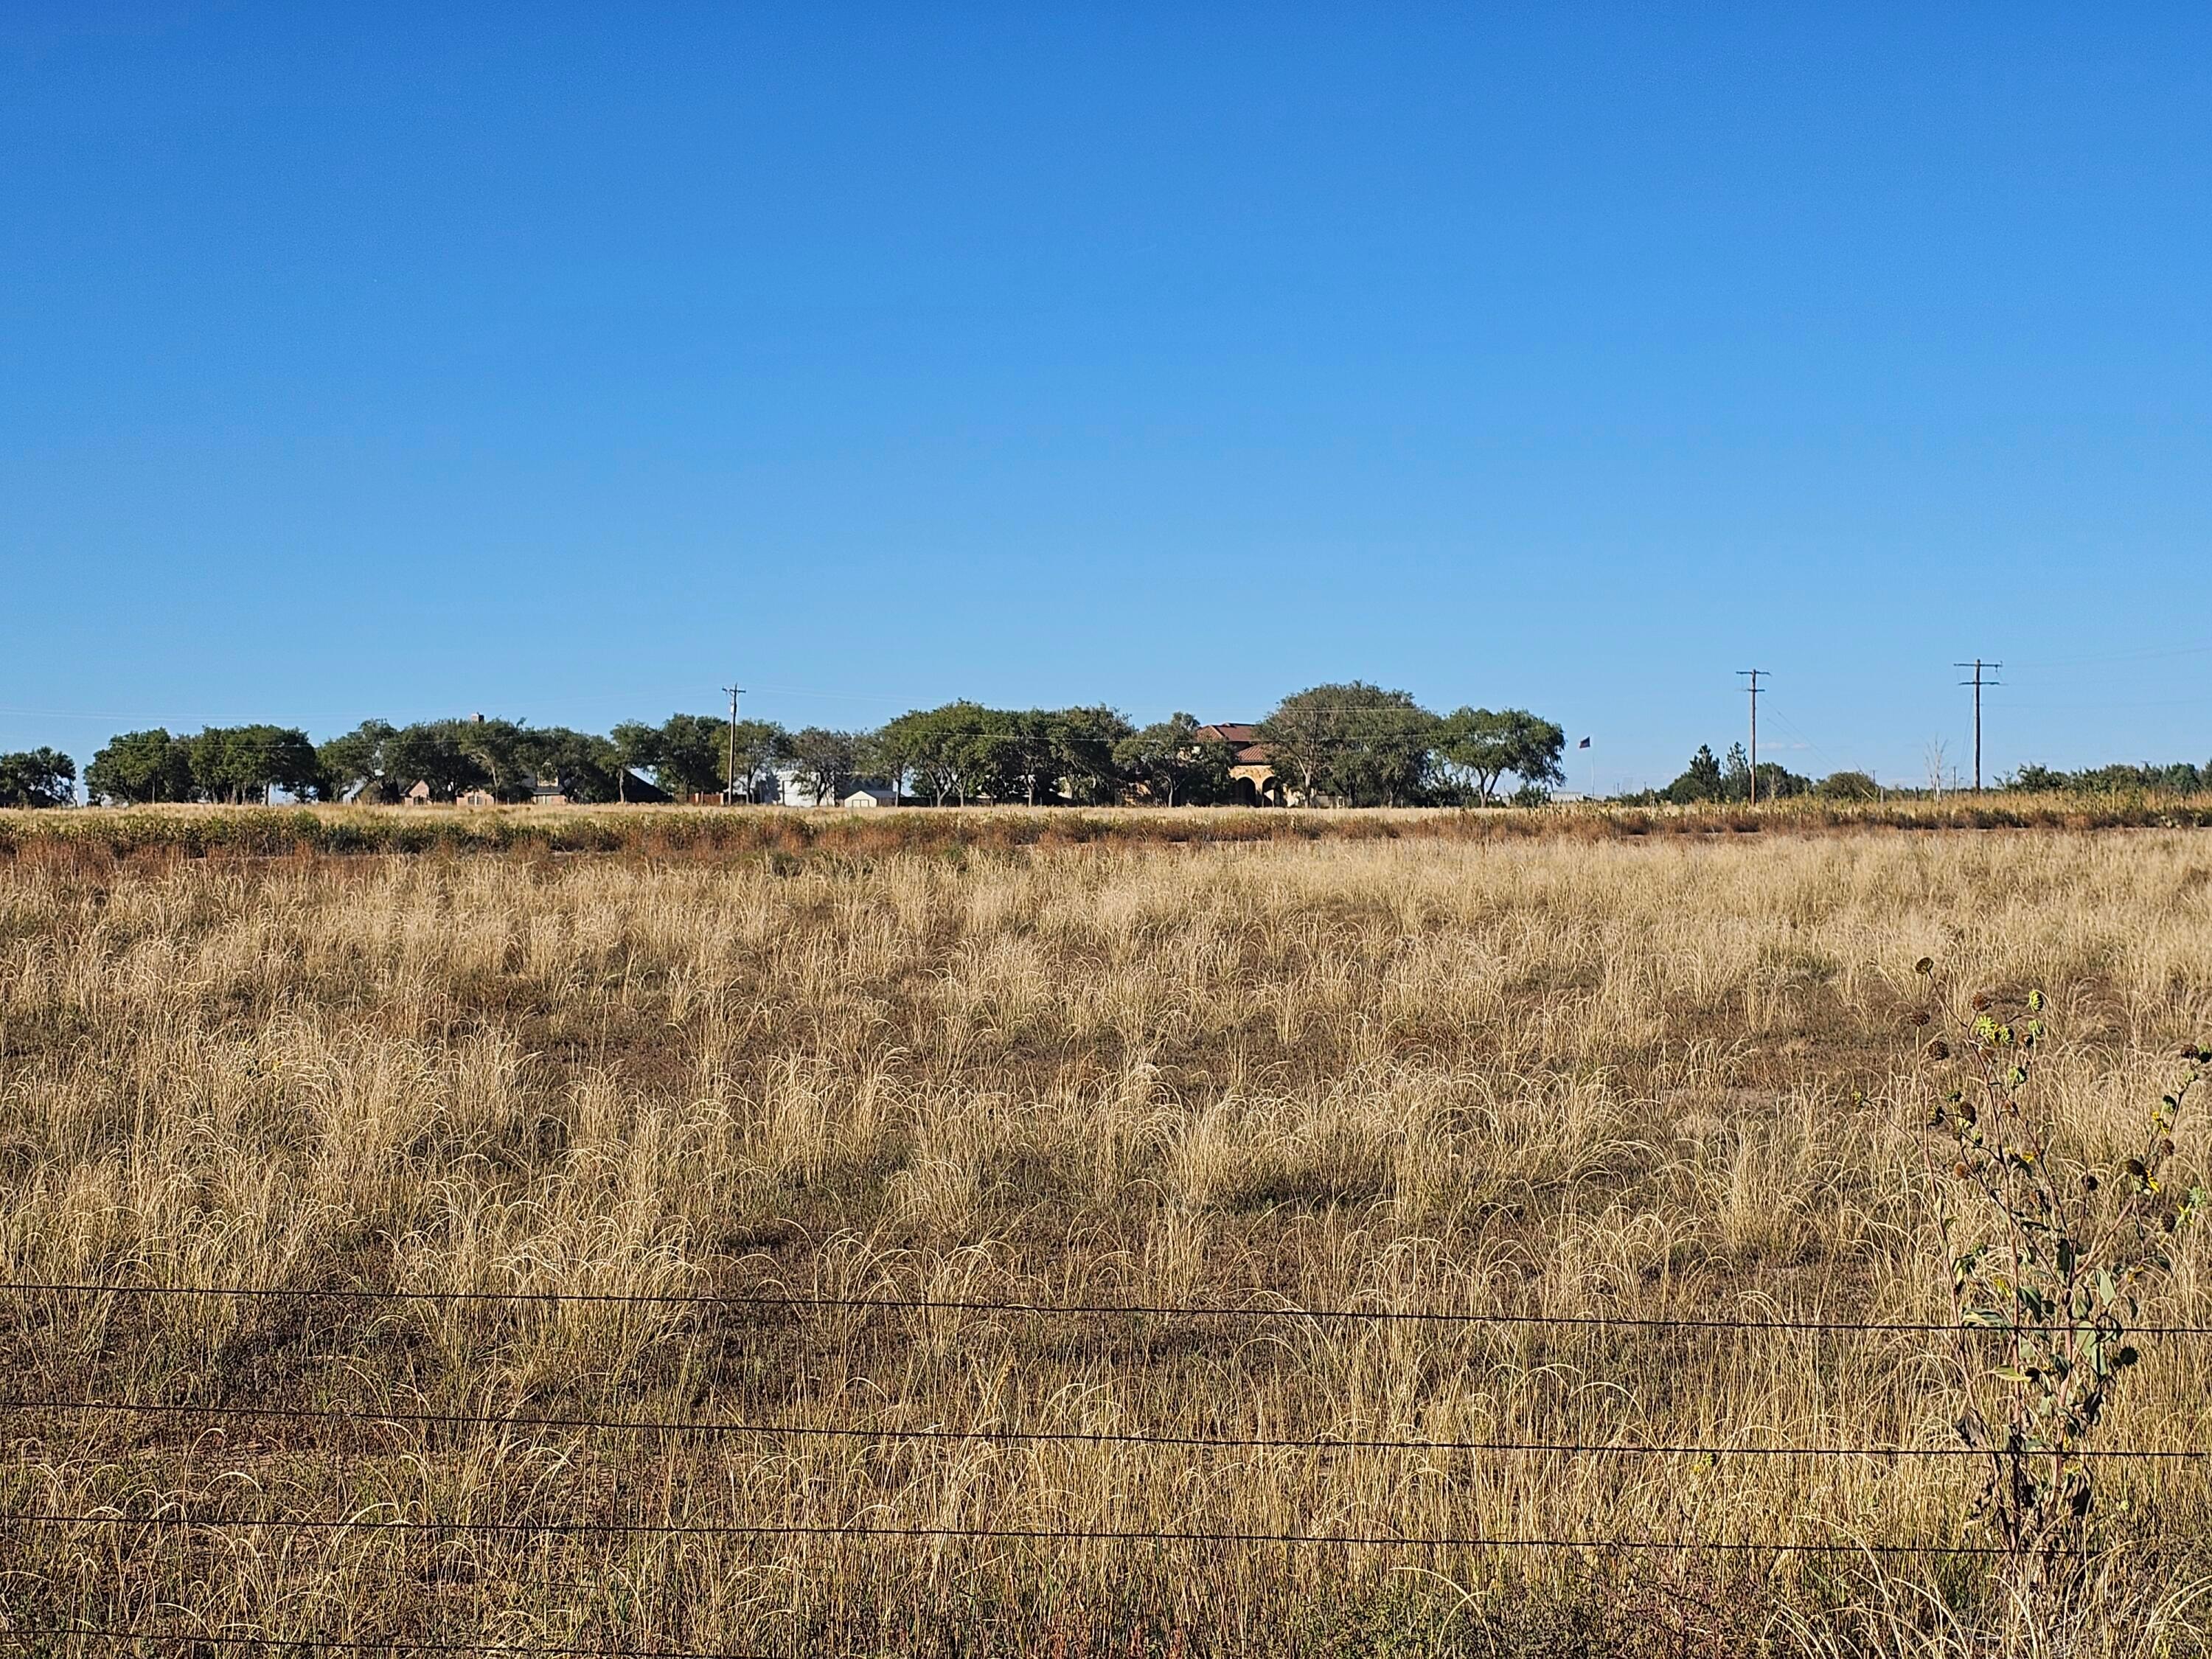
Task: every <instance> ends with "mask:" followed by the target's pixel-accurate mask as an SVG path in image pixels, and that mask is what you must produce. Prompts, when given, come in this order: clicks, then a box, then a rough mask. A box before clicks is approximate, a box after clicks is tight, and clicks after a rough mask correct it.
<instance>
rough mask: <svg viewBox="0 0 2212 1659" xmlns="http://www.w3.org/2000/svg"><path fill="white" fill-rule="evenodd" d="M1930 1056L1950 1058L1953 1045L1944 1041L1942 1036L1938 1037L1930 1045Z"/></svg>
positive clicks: (1932, 1057)
mask: <svg viewBox="0 0 2212 1659" xmlns="http://www.w3.org/2000/svg"><path fill="white" fill-rule="evenodd" d="M1928 1058H1929V1059H1930V1060H1948V1059H1950V1058H1951V1045H1950V1044H1949V1043H1948V1042H1944V1041H1943V1039H1942V1037H1937V1038H1936V1041H1935V1042H1931V1043H1929V1045H1928Z"/></svg>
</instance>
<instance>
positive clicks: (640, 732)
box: [607, 720, 661, 800]
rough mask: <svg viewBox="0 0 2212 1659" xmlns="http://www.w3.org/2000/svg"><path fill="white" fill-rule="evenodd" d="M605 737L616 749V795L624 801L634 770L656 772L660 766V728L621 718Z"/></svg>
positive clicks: (635, 771)
mask: <svg viewBox="0 0 2212 1659" xmlns="http://www.w3.org/2000/svg"><path fill="white" fill-rule="evenodd" d="M607 736H608V738H609V740H610V741H611V742H612V743H613V744H614V750H615V766H616V772H615V798H616V799H617V800H626V799H629V795H628V793H627V791H628V785H629V779H630V776H631V775H633V774H634V773H640V772H657V771H658V770H659V768H660V752H661V744H660V728H659V726H647V724H646V723H645V722H644V721H642V720H624V721H623V722H622V723H621V724H620V725H618V726H616V727H615V729H614V730H613V731H612V732H609V733H608V734H607Z"/></svg>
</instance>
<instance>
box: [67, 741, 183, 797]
mask: <svg viewBox="0 0 2212 1659" xmlns="http://www.w3.org/2000/svg"><path fill="white" fill-rule="evenodd" d="M84 785H85V788H86V790H87V791H88V792H89V793H91V794H92V795H94V797H95V798H97V799H100V800H104V801H109V802H112V803H114V804H115V805H143V804H144V803H146V802H149V801H165V800H190V799H191V794H192V757H191V750H189V749H188V748H187V747H186V746H185V744H183V743H182V742H180V741H179V739H177V738H173V737H171V736H170V735H169V734H168V732H166V731H164V730H163V729H162V728H161V727H160V726H154V727H152V728H151V729H149V730H148V731H144V732H124V733H122V734H121V735H120V736H118V737H115V738H111V739H109V741H108V742H107V743H106V744H105V745H104V746H103V747H102V748H101V749H100V750H99V751H98V752H97V753H96V754H94V756H93V757H92V760H91V763H90V764H88V766H86V768H85V769H84Z"/></svg>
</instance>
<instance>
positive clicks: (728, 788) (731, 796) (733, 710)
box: [722, 685, 745, 806]
mask: <svg viewBox="0 0 2212 1659" xmlns="http://www.w3.org/2000/svg"><path fill="white" fill-rule="evenodd" d="M722 690H725V691H726V692H728V693H729V694H730V770H729V775H728V777H727V779H726V781H724V783H723V786H722V805H725V806H734V805H737V804H738V698H739V697H742V696H744V695H745V688H744V686H742V685H726V686H724V687H723V688H722Z"/></svg>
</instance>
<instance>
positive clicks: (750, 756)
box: [722, 720, 791, 800]
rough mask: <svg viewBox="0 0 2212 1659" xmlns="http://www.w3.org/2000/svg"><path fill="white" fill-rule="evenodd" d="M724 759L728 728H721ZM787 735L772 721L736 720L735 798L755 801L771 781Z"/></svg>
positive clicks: (787, 742) (786, 745)
mask: <svg viewBox="0 0 2212 1659" xmlns="http://www.w3.org/2000/svg"><path fill="white" fill-rule="evenodd" d="M722 732H723V738H722V740H723V744H724V750H725V759H727V751H728V748H729V745H730V738H731V732H730V727H729V726H727V725H725V726H723V728H722ZM790 744H791V734H790V733H789V732H786V731H785V730H784V729H783V728H782V727H781V726H778V725H777V724H776V723H775V721H774V720H739V721H738V724H737V731H736V745H735V746H736V750H737V762H738V799H740V800H758V799H761V797H762V795H763V793H765V792H766V791H767V789H768V787H769V786H770V785H771V784H772V783H773V782H774V781H775V769H776V767H777V765H778V764H779V763H781V761H782V760H783V759H784V758H785V757H786V756H787V754H788V752H789V750H790Z"/></svg>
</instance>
